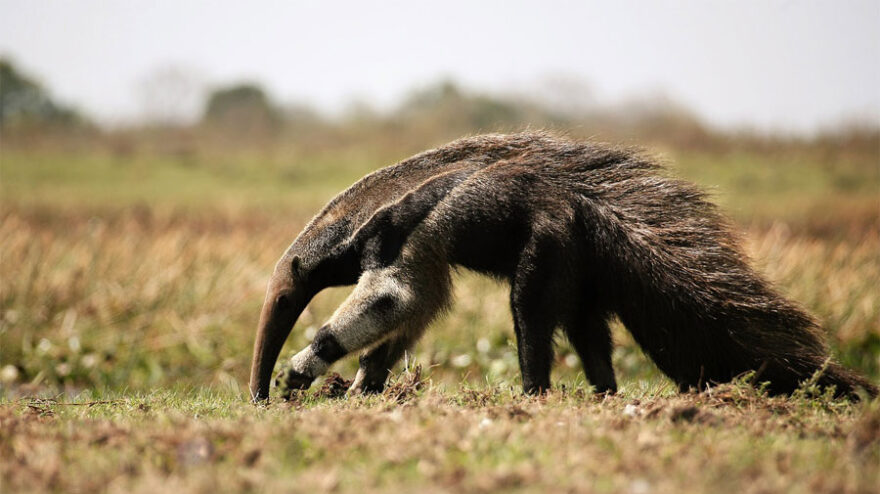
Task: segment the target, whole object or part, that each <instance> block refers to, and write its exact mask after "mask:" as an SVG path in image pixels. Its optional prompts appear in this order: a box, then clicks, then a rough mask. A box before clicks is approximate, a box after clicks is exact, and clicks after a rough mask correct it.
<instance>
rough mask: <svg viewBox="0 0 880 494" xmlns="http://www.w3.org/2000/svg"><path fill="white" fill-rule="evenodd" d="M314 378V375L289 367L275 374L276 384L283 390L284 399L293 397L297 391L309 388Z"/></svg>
mask: <svg viewBox="0 0 880 494" xmlns="http://www.w3.org/2000/svg"><path fill="white" fill-rule="evenodd" d="M314 380H315V378H314V377H309V376H307V375H305V374H303V373H302V372H297V371H295V370H293V368H291V367H287V368H285V369H282V370H281V372H279V373H278V375H277V376H275V386H276V387H278V388H279V389H280V390H281V395H282V396H283V397H284V399H286V400H289V399H290V398H292V397H293V394H294V392H295V391H302V390H306V389H309V386H311V385H312V381H314Z"/></svg>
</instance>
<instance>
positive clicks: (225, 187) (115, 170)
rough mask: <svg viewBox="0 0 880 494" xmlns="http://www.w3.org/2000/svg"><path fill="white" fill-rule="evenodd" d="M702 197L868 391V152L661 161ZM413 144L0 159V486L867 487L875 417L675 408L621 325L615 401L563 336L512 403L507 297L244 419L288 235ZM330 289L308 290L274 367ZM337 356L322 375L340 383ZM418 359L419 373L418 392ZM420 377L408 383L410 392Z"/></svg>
mask: <svg viewBox="0 0 880 494" xmlns="http://www.w3.org/2000/svg"><path fill="white" fill-rule="evenodd" d="M664 151H665V156H666V157H667V158H668V159H669V160H670V161H671V162H672V163H673V164H672V168H673V171H674V172H675V173H678V174H680V175H683V176H685V177H688V178H691V179H693V180H695V181H697V182H699V183H701V184H703V185H705V186H707V187H710V190H711V191H712V193H713V195H714V196H715V198H716V199H717V200H718V202H719V203H721V204H722V205H723V207H724V208H725V209H726V210H727V211H729V212H730V213H731V215H732V216H733V217H734V219H735V220H736V221H737V223H738V225H740V227H741V228H742V229H743V231H744V233H745V239H746V248H747V250H748V251H749V252H750V254H751V255H752V256H753V257H754V258H755V259H756V264H757V265H758V267H759V268H760V269H761V270H762V271H763V272H764V273H766V274H767V276H768V277H769V278H771V279H773V280H774V281H776V282H777V283H778V284H779V286H780V289H781V290H782V291H783V292H784V293H785V294H787V295H789V296H791V297H792V298H794V299H795V300H798V301H799V302H801V303H802V304H803V305H804V306H806V307H807V308H808V309H809V310H810V311H811V312H813V313H814V314H816V316H817V317H818V319H819V320H820V322H821V323H822V325H823V327H824V328H825V330H826V331H827V332H828V335H829V341H830V343H831V346H832V348H833V350H834V352H835V355H837V356H838V357H839V358H840V359H841V360H842V361H843V362H844V363H845V364H847V365H849V366H851V367H854V368H856V369H858V370H860V371H861V372H863V373H865V374H867V375H869V376H870V377H871V378H872V379H873V380H874V381H875V382H876V381H877V380H878V378H880V324H878V321H880V293H878V290H877V289H876V284H877V280H878V279H880V202H878V197H880V167H878V162H880V160H878V155H877V154H878V153H877V152H876V151H874V152H870V153H867V154H865V153H855V154H853V153H847V152H831V153H817V152H816V151H815V150H809V149H806V148H805V149H802V150H799V149H794V150H791V149H788V150H786V151H784V152H782V151H766V150H764V151H762V152H757V151H754V150H753V151H731V152H725V153H708V152H706V151H699V152H698V151H682V150H675V149H667V150H664ZM408 153H409V150H407V151H405V152H404V151H402V150H401V149H396V148H393V147H392V148H388V147H387V146H386V147H375V146H369V145H363V144H348V145H340V146H330V147H319V146H315V145H312V146H300V147H297V146H291V147H289V148H277V147H276V148H269V149H268V150H260V151H247V152H238V151H235V152H218V151H216V150H212V149H209V150H207V151H198V150H197V151H196V152H193V153H182V154H181V153H162V152H154V151H150V152H141V151H130V150H126V151H125V152H119V151H118V150H114V148H112V147H111V148H107V149H104V148H102V149H97V150H96V149H92V148H89V149H87V150H85V151H83V150H76V151H73V152H72V151H70V150H61V149H53V148H50V149H33V148H26V147H15V146H13V147H6V148H4V150H3V151H2V154H0V157H2V166H0V187H2V188H0V238H2V239H3V240H2V242H0V303H2V306H0V370H2V375H0V377H2V381H0V383H2V384H0V386H2V388H0V455H2V462H0V482H2V484H0V490H2V491H3V492H8V491H25V490H27V491H43V490H49V491H94V490H107V491H123V490H124V491H156V490H159V488H160V486H161V487H162V488H163V489H167V488H169V487H171V488H179V489H181V490H186V491H208V490H211V491H216V490H217V489H221V490H233V489H253V490H269V491H289V490H294V491H300V490H302V491H314V490H316V489H317V490H335V491H341V492H351V491H378V490H389V491H411V490H413V489H416V488H419V489H424V490H427V491H460V490H466V491H485V490H493V489H499V488H506V489H510V490H523V491H535V492H537V491H545V490H546V489H547V488H548V487H557V488H558V490H561V491H566V490H568V491H586V492H591V491H596V492H610V491H629V492H670V491H683V492H699V491H720V492H765V491H783V490H785V491H789V490H790V491H794V492H817V491H818V492H862V491H863V492H869V491H871V490H872V488H873V487H874V486H876V482H877V481H878V470H880V466H878V465H880V411H878V406H880V404H878V402H877V401H875V402H873V403H868V404H857V405H852V404H846V403H835V402H832V401H830V400H828V399H827V398H825V397H822V396H818V397H817V396H814V395H815V394H816V393H815V391H814V390H810V389H809V388H808V387H807V388H805V389H804V392H803V393H801V396H797V397H795V398H791V399H778V398H773V399H771V398H767V397H764V396H762V395H760V393H757V392H755V391H753V390H751V389H750V388H748V387H745V386H728V387H724V388H721V389H718V390H715V391H713V392H711V393H706V394H701V395H687V396H676V395H674V393H673V387H672V386H671V385H670V383H669V382H668V381H667V380H665V378H663V377H662V376H661V375H659V373H658V372H657V371H656V369H654V367H653V366H652V365H651V364H650V363H649V362H648V361H647V360H646V359H645V358H644V357H643V356H642V354H641V352H640V351H639V350H638V349H637V348H636V347H635V346H634V344H633V343H632V341H631V339H630V338H629V336H628V335H627V333H626V332H625V330H623V329H622V328H620V327H616V328H615V341H616V343H617V348H616V350H615V354H614V362H615V367H616V369H617V371H618V374H619V379H620V382H621V385H622V391H621V393H620V395H619V396H616V397H612V398H608V399H597V398H593V397H591V396H590V394H589V388H588V386H587V385H586V384H585V383H584V379H583V374H582V373H581V372H580V369H579V363H578V362H577V359H576V358H574V355H573V354H572V353H571V351H570V349H569V348H568V346H567V344H565V343H564V342H561V344H560V346H559V352H558V357H557V360H558V362H557V365H556V366H555V367H554V382H555V383H556V384H557V385H558V386H559V387H564V388H565V389H564V390H558V391H555V392H554V393H552V394H551V395H550V396H548V397H546V398H545V399H542V400H535V399H525V398H522V397H520V396H519V394H518V393H516V392H515V391H513V390H515V389H516V388H517V386H518V379H519V376H518V369H517V366H516V354H515V347H514V346H513V343H512V331H511V329H510V325H511V323H510V314H509V310H508V308H507V293H506V289H505V288H504V287H503V286H500V285H498V284H497V283H495V282H493V281H490V280H486V279H483V278H479V277H476V276H474V275H471V274H468V273H460V274H459V275H458V277H459V279H458V283H457V288H456V304H455V308H454V310H453V311H452V313H450V314H449V315H448V316H447V317H445V318H444V319H443V320H442V321H439V322H438V323H436V324H435V325H434V327H433V328H432V329H431V331H430V332H429V334H428V335H427V336H426V337H425V338H424V339H423V340H422V341H421V343H420V344H419V346H418V347H417V349H416V351H415V353H414V355H413V356H412V358H411V360H410V369H409V370H408V371H404V372H402V373H399V374H398V377H397V379H398V381H399V386H397V388H395V389H396V390H397V391H396V392H392V393H389V394H388V395H387V396H382V397H371V398H366V399H364V398H359V397H354V398H344V397H343V398H338V397H337V398H332V397H330V396H329V395H330V394H333V393H331V392H330V390H327V389H325V390H323V391H321V390H318V389H316V390H315V391H313V392H312V393H310V394H308V395H306V396H303V397H301V398H300V399H299V400H297V401H296V402H295V403H287V404H285V403H274V404H272V405H271V406H269V407H267V408H254V407H252V406H250V405H248V404H247V403H246V400H245V392H244V384H245V382H246V378H247V371H248V366H249V359H250V350H251V345H252V341H253V340H252V338H253V332H254V329H255V325H256V319H257V315H258V312H259V307H260V304H261V302H262V297H263V291H264V288H265V283H266V280H267V279H268V275H269V273H270V272H271V270H272V268H273V266H274V262H275V260H276V258H277V257H278V256H279V255H280V254H281V252H282V251H283V250H284V248H285V247H286V246H287V245H288V244H289V243H290V241H292V239H293V237H294V236H295V235H296V233H297V232H298V230H299V229H300V228H301V227H302V225H303V224H304V223H305V221H307V220H308V218H309V217H310V216H311V215H312V214H313V213H314V212H315V211H316V210H317V209H318V208H319V207H320V206H321V205H322V204H323V203H324V202H325V201H326V200H327V199H329V198H330V197H332V195H334V194H335V193H336V192H338V191H339V190H341V189H342V188H343V187H345V186H346V185H348V184H349V183H351V182H353V181H354V180H356V179H357V178H359V177H360V176H361V175H363V173H365V172H367V171H369V170H371V169H375V168H377V167H379V166H382V165H385V164H388V163H390V162H392V161H393V160H395V159H397V158H402V157H405V156H406V155H407V154H408ZM346 293H347V290H345V289H334V290H328V291H327V292H325V293H322V294H321V295H319V297H318V298H317V299H316V300H315V301H314V302H313V304H312V305H311V307H310V309H309V310H308V311H307V312H306V313H305V314H304V315H303V317H302V318H301V320H300V321H299V323H298V325H297V327H296V328H295V329H294V332H293V334H292V336H291V338H290V341H289V342H288V344H287V346H286V347H285V350H284V353H285V354H289V353H290V352H292V351H295V350H296V349H298V348H300V347H301V346H303V345H305V344H306V343H307V341H308V339H309V338H310V336H311V335H313V334H314V331H315V328H316V327H318V326H320V324H321V322H322V321H323V320H324V319H326V318H327V317H328V316H329V315H330V314H331V313H332V311H333V309H334V308H335V306H336V305H337V304H338V303H339V302H340V301H341V300H342V298H344V296H345V295H346ZM355 365H356V362H354V359H349V360H348V361H345V362H341V363H340V364H337V366H336V367H335V368H334V370H336V371H338V372H340V373H341V374H342V375H344V376H347V377H351V376H352V375H353V372H354V369H355ZM416 365H420V366H421V369H422V370H421V373H420V375H419V378H418V379H416V376H415V375H414V374H413V369H414V368H415V366H416ZM416 384H418V386H416Z"/></svg>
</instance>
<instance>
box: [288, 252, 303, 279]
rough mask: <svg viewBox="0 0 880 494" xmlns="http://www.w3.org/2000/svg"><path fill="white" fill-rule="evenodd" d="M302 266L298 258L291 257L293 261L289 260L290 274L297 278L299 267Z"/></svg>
mask: <svg viewBox="0 0 880 494" xmlns="http://www.w3.org/2000/svg"><path fill="white" fill-rule="evenodd" d="M301 264H302V260H301V259H300V258H299V256H293V259H291V260H290V272H291V273H293V274H294V276H298V275H299V274H300V265H301Z"/></svg>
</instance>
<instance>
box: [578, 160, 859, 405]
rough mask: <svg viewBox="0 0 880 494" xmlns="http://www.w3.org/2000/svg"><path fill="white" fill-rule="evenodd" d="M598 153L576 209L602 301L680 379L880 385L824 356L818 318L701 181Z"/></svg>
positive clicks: (851, 388) (777, 385)
mask: <svg viewBox="0 0 880 494" xmlns="http://www.w3.org/2000/svg"><path fill="white" fill-rule="evenodd" d="M592 151H593V154H594V156H595V155H596V153H595V150H592ZM619 156H620V155H619V154H618V157H619ZM594 163H595V166H593V167H592V168H585V169H583V171H582V172H581V173H583V176H581V177H580V179H579V182H580V183H582V184H584V185H583V190H582V194H581V199H580V200H581V201H582V205H581V206H582V207H580V208H578V209H579V210H580V211H581V212H582V214H583V218H581V220H582V221H583V224H584V225H585V230H586V231H587V232H588V236H589V242H591V243H592V249H591V250H592V251H593V252H595V253H598V259H597V262H595V264H594V267H593V269H594V273H593V276H595V279H597V280H601V286H602V287H603V288H602V290H600V291H599V292H600V293H599V294H598V295H597V296H598V297H604V300H600V301H599V302H600V303H602V304H603V305H604V306H605V307H610V308H611V309H612V310H613V311H614V312H615V313H617V315H618V316H619V317H620V319H621V321H622V322H623V324H624V325H625V326H626V327H627V329H629V331H630V332H631V333H632V334H633V336H634V338H635V340H636V341H637V342H638V343H639V345H640V346H641V347H642V348H643V350H644V351H645V352H646V353H647V354H648V355H649V356H650V357H651V358H652V359H653V360H654V362H655V363H656V364H657V366H658V367H659V368H660V369H661V370H662V371H663V372H664V373H666V374H667V375H669V376H670V377H671V378H672V379H674V380H675V381H676V382H677V383H678V384H679V386H680V387H681V388H683V389H684V388H689V387H696V388H702V387H704V386H705V385H706V384H710V383H717V382H726V381H729V380H731V379H733V378H735V377H737V376H739V375H742V374H744V373H746V372H749V371H755V372H756V373H757V376H756V377H755V380H756V382H769V386H768V390H769V391H770V392H771V393H790V392H792V391H794V390H795V389H797V388H798V386H799V385H800V383H802V382H803V381H807V380H809V379H811V378H814V377H815V382H816V384H818V385H820V386H834V387H835V388H836V393H837V394H838V395H846V396H852V397H855V396H857V393H858V392H859V390H863V391H864V392H866V393H868V394H869V395H871V396H876V395H877V388H876V387H875V386H874V385H872V384H871V383H869V382H868V381H866V380H865V379H863V378H861V377H859V376H857V375H856V374H854V373H852V372H850V371H848V370H846V369H845V368H843V367H841V366H840V365H838V364H837V363H835V362H833V361H830V360H829V358H828V349H827V348H826V347H825V345H824V343H823V338H822V335H821V331H820V330H819V328H818V326H817V324H816V323H815V321H814V320H813V319H812V318H811V317H810V316H809V315H807V314H806V313H805V312H804V311H803V310H802V309H800V308H799V307H797V306H796V305H795V304H793V303H792V302H790V301H788V300H786V299H785V298H784V297H782V296H781V295H779V294H778V293H777V292H776V291H775V290H774V289H773V288H772V287H771V286H769V285H768V283H767V282H765V281H764V280H763V279H762V278H761V276H759V275H758V274H757V273H756V272H755V271H754V270H753V269H752V268H751V267H750V266H749V264H748V261H747V259H746V256H745V255H744V254H743V253H742V249H741V248H740V247H739V245H738V241H737V239H736V237H735V235H734V234H733V233H732V229H731V227H730V226H729V225H728V224H727V222H726V221H725V220H724V218H723V217H722V216H721V215H720V214H719V213H718V212H717V211H716V208H715V207H714V206H713V205H712V204H711V203H710V202H709V201H707V200H706V198H705V196H704V194H703V193H702V192H701V191H700V190H698V189H697V188H696V187H694V186H693V185H691V184H689V183H686V182H683V181H680V180H676V179H673V178H669V177H666V176H665V175H664V174H663V173H662V171H661V170H660V169H659V166H658V165H656V164H655V163H654V162H652V161H651V160H649V159H645V158H641V157H638V156H633V155H627V156H626V157H625V159H624V161H623V162H622V163H621V161H620V160H619V159H611V158H609V157H607V156H606V157H603V156H601V155H599V156H596V161H594ZM817 372H821V374H817Z"/></svg>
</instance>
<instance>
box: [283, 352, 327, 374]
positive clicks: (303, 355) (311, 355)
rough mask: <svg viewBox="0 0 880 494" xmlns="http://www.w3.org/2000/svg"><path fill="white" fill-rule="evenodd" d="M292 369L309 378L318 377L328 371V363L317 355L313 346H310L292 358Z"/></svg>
mask: <svg viewBox="0 0 880 494" xmlns="http://www.w3.org/2000/svg"><path fill="white" fill-rule="evenodd" d="M290 367H291V368H292V369H293V370H295V371H296V372H299V373H300V374H304V375H306V376H309V377H318V376H320V375H321V374H323V373H324V371H326V370H327V367H328V365H327V362H324V361H323V360H322V359H321V358H320V357H318V356H317V355H316V354H315V350H314V349H313V348H312V345H309V346H307V347H305V348H303V349H302V350H300V351H299V353H297V354H296V355H294V356H293V357H291V358H290Z"/></svg>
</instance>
